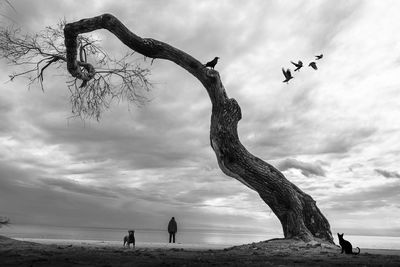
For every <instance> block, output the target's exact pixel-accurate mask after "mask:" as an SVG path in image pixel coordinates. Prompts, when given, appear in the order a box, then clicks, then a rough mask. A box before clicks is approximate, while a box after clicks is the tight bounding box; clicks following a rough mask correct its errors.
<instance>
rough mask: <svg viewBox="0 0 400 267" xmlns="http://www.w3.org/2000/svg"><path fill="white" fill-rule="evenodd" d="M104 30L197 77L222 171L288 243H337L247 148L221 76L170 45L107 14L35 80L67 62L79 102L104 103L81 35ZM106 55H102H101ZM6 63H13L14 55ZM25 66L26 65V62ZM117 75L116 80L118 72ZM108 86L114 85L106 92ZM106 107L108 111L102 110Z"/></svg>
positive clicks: (76, 31)
mask: <svg viewBox="0 0 400 267" xmlns="http://www.w3.org/2000/svg"><path fill="white" fill-rule="evenodd" d="M98 29H107V30H108V31H110V32H111V33H112V34H114V35H115V36H116V37H117V38H118V39H119V40H120V41H121V42H122V43H124V44H125V45H127V46H128V47H129V48H131V49H132V50H133V51H135V52H137V53H139V54H142V55H144V56H145V57H149V58H152V59H153V60H154V59H156V58H158V59H165V60H169V61H172V62H174V63H175V64H177V65H179V66H181V67H182V68H184V69H185V70H187V71H188V72H189V73H191V74H192V75H193V76H194V77H196V78H197V79H198V80H199V81H200V82H201V83H202V84H203V86H204V88H205V89H206V91H207V93H208V95H209V97H210V100H211V103H212V114H211V127H210V143H211V147H212V149H213V150H214V152H215V154H216V157H217V161H218V164H219V167H220V169H221V170H222V171H223V172H224V173H225V174H226V175H228V176H230V177H233V178H235V179H237V180H239V181H240V182H242V183H243V184H244V185H246V186H247V187H249V188H250V189H252V190H255V191H256V192H258V194H259V195H260V197H261V198H262V199H263V200H264V202H265V203H266V204H267V205H268V206H269V207H270V208H271V210H272V211H273V212H274V213H275V215H276V216H277V217H278V219H279V220H280V222H281V224H282V228H283V233H284V236H285V238H295V239H301V240H304V241H310V240H314V239H320V240H322V241H325V242H329V243H333V238H332V233H331V231H330V225H329V222H328V220H327V219H326V218H325V217H324V215H323V214H322V213H321V211H320V210H319V209H318V207H317V205H316V202H315V200H313V198H312V197H311V196H309V195H308V194H306V193H304V192H303V191H302V190H300V189H299V188H298V187H297V186H296V185H294V184H293V183H291V182H290V181H289V180H287V179H286V178H285V176H284V175H283V174H282V173H281V172H280V171H279V170H277V169H276V168H274V167H273V166H272V165H270V164H268V163H266V162H265V161H263V160H261V159H260V158H258V157H256V156H254V155H252V154H251V153H250V152H249V151H247V149H246V148H245V147H244V146H243V145H242V144H241V142H240V140H239V136H238V132H237V124H238V122H239V120H240V119H241V118H242V114H241V109H240V106H239V104H238V103H237V101H236V100H235V99H233V98H229V97H228V95H227V93H226V91H225V88H224V86H223V84H222V82H221V79H220V76H219V73H218V72H217V71H215V70H213V69H208V68H206V67H205V66H204V65H203V64H202V63H200V61H198V60H197V59H195V58H194V57H192V56H191V55H189V54H187V53H185V52H183V51H181V50H179V49H177V48H175V47H172V46H171V45H169V44H166V43H163V42H160V41H157V40H154V39H151V38H141V37H139V36H137V35H135V34H134V33H132V32H131V31H130V30H129V29H128V28H126V27H125V25H124V24H122V23H121V22H120V21H119V20H118V19H117V18H116V17H114V16H113V15H110V14H103V15H100V16H96V17H93V18H88V19H82V20H79V21H77V22H73V23H68V24H66V25H65V27H64V39H65V40H64V41H65V47H66V53H65V52H64V51H63V50H61V48H57V49H56V48H55V47H53V45H50V47H53V52H54V53H49V55H45V56H47V57H46V59H45V60H43V61H37V62H36V65H35V66H34V68H33V70H32V71H35V73H36V76H35V78H36V79H40V81H42V79H43V70H44V69H46V68H47V66H49V65H51V64H54V63H64V62H65V61H66V62H67V69H68V72H69V73H70V74H71V76H72V77H74V80H73V85H74V87H73V88H74V90H77V91H78V93H77V95H78V96H79V97H76V96H75V97H74V96H73V99H80V96H81V95H83V98H85V97H86V100H87V99H89V100H90V99H91V96H92V95H94V96H95V97H94V99H98V100H99V99H100V100H101V99H102V94H103V92H104V86H98V85H97V86H90V84H93V83H97V81H98V80H99V79H102V78H99V77H100V75H102V72H101V71H100V70H99V69H98V68H96V67H94V66H93V65H92V64H91V63H88V60H87V59H86V57H85V56H84V54H85V53H84V52H83V51H87V49H89V47H90V49H94V50H96V47H92V46H93V42H92V41H90V40H87V39H83V38H84V37H82V35H81V34H84V33H89V32H92V31H95V30H98ZM9 41H10V40H8V42H9ZM27 41H31V40H22V43H25V42H27ZM32 42H33V44H35V45H34V46H33V47H31V46H28V47H27V48H25V49H27V50H31V51H37V53H38V54H40V56H43V54H42V52H41V51H39V50H38V47H39V45H38V44H36V43H35V42H34V41H31V43H32ZM0 46H1V44H0ZM0 48H1V47H0ZM13 49H14V48H13V47H11V48H6V51H12V50H13ZM23 51H25V50H23ZM96 51H98V50H96ZM100 54H102V53H101V52H100ZM38 56H39V55H38ZM6 57H7V58H9V59H10V58H11V59H13V56H12V55H11V56H6ZM95 59H96V58H95ZM19 62H20V63H21V61H19ZM95 62H96V61H95ZM15 63H16V62H15ZM22 64H24V63H22ZM41 64H44V65H41ZM116 72H117V71H116ZM107 73H110V72H107ZM111 73H113V74H114V72H112V71H111ZM139 77H142V76H141V74H139ZM11 78H13V77H11ZM78 80H81V81H82V84H81V85H80V86H77V81H78ZM147 84H148V83H147V80H144V81H141V82H139V84H136V85H139V86H143V85H144V86H146V85H147ZM108 86H111V85H110V84H108V85H107V86H106V88H107V87H108ZM82 88H84V89H85V90H89V89H87V88H91V89H90V90H89V93H88V92H86V91H85V92H82ZM135 88H136V87H135ZM73 92H75V91H72V93H73ZM105 92H106V93H107V92H108V91H107V90H105ZM113 93H116V94H117V95H118V94H121V93H122V94H123V93H124V92H123V91H122V92H121V91H118V92H115V91H113ZM109 94H111V93H109ZM73 95H74V94H73ZM118 96H120V95H118ZM128 99H129V97H128ZM130 100H131V99H130ZM80 101H81V100H79V101H78V107H80V105H81V104H80V103H81V102H80ZM96 101H97V100H96ZM96 101H94V105H93V106H92V105H91V104H85V106H84V108H78V111H83V112H84V113H85V114H89V115H92V114H97V112H98V111H99V110H98V109H97V105H98V102H96ZM89 102H90V101H89ZM100 102H101V101H100ZM72 103H73V107H74V103H75V102H74V101H72ZM100 106H102V105H101V104H100ZM73 111H74V109H73ZM95 117H97V116H95Z"/></svg>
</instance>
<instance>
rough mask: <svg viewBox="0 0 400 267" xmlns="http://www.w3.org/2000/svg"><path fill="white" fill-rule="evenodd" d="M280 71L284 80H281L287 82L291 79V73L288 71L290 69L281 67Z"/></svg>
mask: <svg viewBox="0 0 400 267" xmlns="http://www.w3.org/2000/svg"><path fill="white" fill-rule="evenodd" d="M282 72H283V75H284V76H285V80H284V81H283V82H284V83H287V84H289V80H290V79H293V76H292V73H290V69H287V70H285V69H284V68H282Z"/></svg>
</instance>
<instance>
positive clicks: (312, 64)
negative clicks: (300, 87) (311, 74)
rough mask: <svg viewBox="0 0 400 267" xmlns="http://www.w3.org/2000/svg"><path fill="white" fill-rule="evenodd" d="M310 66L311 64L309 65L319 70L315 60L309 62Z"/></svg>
mask: <svg viewBox="0 0 400 267" xmlns="http://www.w3.org/2000/svg"><path fill="white" fill-rule="evenodd" d="M308 66H309V67H312V68H313V69H314V70H317V69H318V67H317V64H315V62H314V61H313V62H311V63H310V64H308Z"/></svg>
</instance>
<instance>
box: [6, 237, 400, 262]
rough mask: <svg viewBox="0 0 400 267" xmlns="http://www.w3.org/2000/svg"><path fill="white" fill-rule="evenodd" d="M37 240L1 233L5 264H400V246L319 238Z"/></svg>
mask: <svg viewBox="0 0 400 267" xmlns="http://www.w3.org/2000/svg"><path fill="white" fill-rule="evenodd" d="M31 241H35V242H31ZM31 241H21V240H15V239H11V238H7V237H3V236H0V262H1V266H102V267H111V266H400V251H399V250H379V249H363V248H361V254H360V255H344V254H340V249H339V247H337V246H333V245H332V246H331V245H325V244H321V243H318V242H315V241H314V242H310V243H304V242H300V241H293V240H281V239H277V240H269V241H264V242H259V243H252V244H247V245H241V246H235V247H229V248H210V247H204V246H203V247H201V246H196V245H188V244H172V245H171V244H146V246H145V245H144V244H140V243H139V244H138V245H137V246H136V247H135V248H134V249H132V248H130V249H128V248H124V247H122V245H121V244H117V243H116V242H107V241H84V240H51V239H47V240H39V239H36V240H31Z"/></svg>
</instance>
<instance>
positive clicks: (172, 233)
mask: <svg viewBox="0 0 400 267" xmlns="http://www.w3.org/2000/svg"><path fill="white" fill-rule="evenodd" d="M177 231H178V226H177V225H176V221H175V218H174V217H172V218H171V220H170V221H169V223H168V233H169V243H171V239H172V241H173V242H174V243H175V234H176V232H177Z"/></svg>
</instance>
